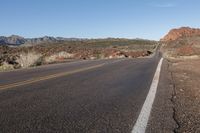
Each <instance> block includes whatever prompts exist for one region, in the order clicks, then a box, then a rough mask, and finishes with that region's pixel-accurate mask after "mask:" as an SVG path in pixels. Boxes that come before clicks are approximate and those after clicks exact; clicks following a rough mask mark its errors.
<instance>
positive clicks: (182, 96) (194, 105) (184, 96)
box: [169, 59, 200, 133]
mask: <svg viewBox="0 0 200 133" xmlns="http://www.w3.org/2000/svg"><path fill="white" fill-rule="evenodd" d="M170 62H171V63H170V67H169V68H170V69H169V70H170V71H171V73H172V80H173V84H174V95H173V97H172V102H173V103H174V119H175V121H176V122H177V124H178V127H177V128H176V129H175V132H177V133H189V132H190V133H199V132H200V84H199V83H200V67H199V66H200V60H199V59H190V60H171V61H170Z"/></svg>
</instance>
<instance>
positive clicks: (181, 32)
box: [161, 27, 200, 42]
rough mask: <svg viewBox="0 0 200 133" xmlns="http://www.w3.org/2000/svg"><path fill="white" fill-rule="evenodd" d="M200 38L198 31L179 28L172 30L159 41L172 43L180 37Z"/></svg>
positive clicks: (199, 30)
mask: <svg viewBox="0 0 200 133" xmlns="http://www.w3.org/2000/svg"><path fill="white" fill-rule="evenodd" d="M191 36H200V29H197V28H190V27H181V28H179V29H172V30H170V32H169V33H168V34H167V35H166V36H165V37H164V38H162V39H161V41H165V42H166V41H174V40H177V39H179V38H182V37H191Z"/></svg>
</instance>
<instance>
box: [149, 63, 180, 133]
mask: <svg viewBox="0 0 200 133" xmlns="http://www.w3.org/2000/svg"><path fill="white" fill-rule="evenodd" d="M168 68H169V63H168V61H167V60H164V61H163V66H162V70H161V75H160V81H159V84H158V90H157V94H156V98H155V101H154V104H153V108H152V110H151V116H150V118H149V122H148V125H147V129H146V132H147V133H159V132H167V133H170V132H173V131H174V129H175V128H176V125H177V124H176V122H175V121H174V118H173V115H174V111H173V103H172V101H171V100H172V95H173V84H172V80H171V74H170V72H169V70H168Z"/></svg>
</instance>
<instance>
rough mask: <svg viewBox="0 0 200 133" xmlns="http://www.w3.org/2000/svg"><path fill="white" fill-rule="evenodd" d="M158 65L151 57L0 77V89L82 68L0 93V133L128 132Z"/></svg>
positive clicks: (74, 64)
mask: <svg viewBox="0 0 200 133" xmlns="http://www.w3.org/2000/svg"><path fill="white" fill-rule="evenodd" d="M158 61H159V57H158V56H157V55H156V56H154V57H153V58H141V59H118V60H99V61H98V60H97V61H82V62H77V63H64V64H59V65H50V66H45V67H40V68H35V69H26V70H19V71H13V72H4V73H0V86H5V85H12V84H14V83H20V82H23V81H25V80H34V79H39V78H41V77H48V76H49V75H55V74H58V73H67V72H71V71H76V70H83V71H77V72H74V73H71V74H66V75H61V76H56V77H54V78H47V79H45V80H38V81H37V82H33V83H28V84H21V85H19V86H12V87H9V88H6V89H2V90H0V132H2V133H36V132H42V133H43V132H48V133H55V132H65V133H79V132H80V133H93V132H95V133H106V132H109V133H112V132H114V133H118V132H119V133H129V132H131V130H132V128H133V126H134V123H135V122H136V120H137V118H138V115H139V113H140V110H141V108H142V105H143V103H144V101H145V99H146V96H147V93H148V91H149V87H150V85H151V82H152V79H153V76H154V73H155V70H156V66H157V64H158ZM97 65H101V66H100V67H96V68H92V69H86V68H88V67H92V66H97Z"/></svg>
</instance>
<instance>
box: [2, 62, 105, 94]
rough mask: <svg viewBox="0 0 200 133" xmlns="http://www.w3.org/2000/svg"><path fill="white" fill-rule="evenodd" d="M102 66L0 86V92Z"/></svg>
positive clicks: (97, 66)
mask: <svg viewBox="0 0 200 133" xmlns="http://www.w3.org/2000/svg"><path fill="white" fill-rule="evenodd" d="M103 65H104V63H103V64H99V65H95V66H91V67H87V68H81V69H77V70H73V71H69V72H62V73H57V74H52V75H47V76H43V77H38V78H35V79H30V80H25V81H21V82H17V83H11V84H8V85H2V86H0V90H5V89H9V88H13V87H18V86H23V85H27V84H31V83H35V82H39V81H44V80H48V79H53V78H57V77H62V76H67V75H71V74H75V73H78V72H83V71H86V70H90V69H95V68H99V67H102V66H103Z"/></svg>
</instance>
